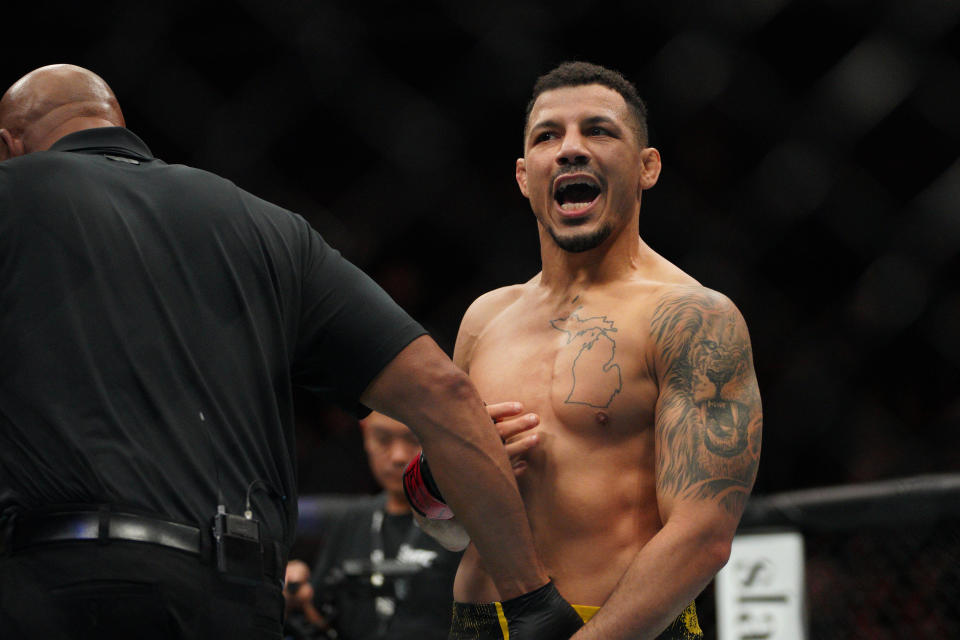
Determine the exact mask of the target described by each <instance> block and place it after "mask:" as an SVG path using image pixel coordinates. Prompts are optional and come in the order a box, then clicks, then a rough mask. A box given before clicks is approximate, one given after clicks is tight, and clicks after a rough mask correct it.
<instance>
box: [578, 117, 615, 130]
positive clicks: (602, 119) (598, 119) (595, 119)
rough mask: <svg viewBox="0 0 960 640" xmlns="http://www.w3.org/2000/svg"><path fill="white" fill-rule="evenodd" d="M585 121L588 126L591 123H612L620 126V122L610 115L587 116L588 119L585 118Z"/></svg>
mask: <svg viewBox="0 0 960 640" xmlns="http://www.w3.org/2000/svg"><path fill="white" fill-rule="evenodd" d="M583 123H584V124H585V125H587V126H589V125H591V124H610V125H614V126H616V127H619V126H620V123H619V122H617V121H616V120H614V119H613V118H611V117H609V116H591V117H589V118H587V119H586V120H584V121H583Z"/></svg>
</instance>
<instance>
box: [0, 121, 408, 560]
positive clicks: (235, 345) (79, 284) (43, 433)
mask: <svg viewBox="0 0 960 640" xmlns="http://www.w3.org/2000/svg"><path fill="white" fill-rule="evenodd" d="M423 332H424V331H423V329H422V328H421V327H420V325H418V324H417V323H416V322H414V321H413V320H412V319H411V318H410V317H409V316H407V314H406V313H404V312H403V311H402V310H401V309H400V308H399V307H397V305H396V304H394V303H393V301H391V300H390V299H389V297H388V296H387V295H386V294H385V293H384V292H383V291H382V290H380V288H379V287H377V286H376V285H375V284H374V283H373V282H372V281H370V280H369V279H368V278H367V277H366V276H364V275H363V274H362V273H361V272H360V271H359V270H357V269H356V268H355V267H353V266H352V265H350V264H349V263H348V262H347V261H346V260H344V259H343V258H342V257H341V256H340V254H339V253H338V252H336V251H335V250H333V249H331V248H329V247H328V246H327V245H326V244H325V243H324V241H323V240H322V239H321V237H320V236H319V235H318V234H317V233H316V232H315V231H314V230H312V229H311V227H310V226H309V225H308V224H307V222H306V221H304V220H303V219H302V218H301V217H300V216H297V215H294V214H292V213H290V212H289V211H286V210H284V209H282V208H280V207H277V206H274V205H272V204H270V203H268V202H265V201H263V200H260V199H259V198H256V197H254V196H252V195H250V194H249V193H246V192H245V191H243V190H241V189H239V188H237V187H236V186H235V185H234V184H233V183H231V182H229V181H227V180H224V179H222V178H220V177H217V176H215V175H212V174H210V173H207V172H205V171H200V170H197V169H193V168H190V167H185V166H180V165H168V164H166V163H164V162H163V161H161V160H158V159H155V158H153V156H152V155H151V153H150V150H149V149H148V148H147V146H146V145H145V144H144V143H143V142H142V141H141V140H140V139H139V138H137V137H136V136H135V135H134V134H132V133H131V132H129V131H127V130H126V129H123V128H103V129H88V130H85V131H80V132H77V133H73V134H70V135H68V136H66V137H64V138H62V139H61V140H59V141H58V142H57V143H56V144H54V145H53V147H52V148H51V149H50V150H49V151H43V152H37V153H32V154H28V155H26V156H22V157H18V158H14V159H11V160H8V161H6V162H2V163H0V514H2V513H4V512H6V513H8V514H9V513H10V512H11V511H12V510H15V509H17V508H33V507H41V506H46V505H51V504H63V503H114V504H118V505H126V506H128V507H131V508H137V509H142V510H144V511H148V512H152V513H156V514H165V515H166V516H168V517H170V518H172V519H175V520H178V521H182V522H187V523H196V524H197V525H199V526H204V527H206V526H207V525H208V524H209V521H210V518H211V517H212V515H213V513H214V511H215V509H216V504H217V494H218V491H219V490H222V491H223V494H224V496H225V498H226V503H227V506H228V509H229V510H230V511H231V512H240V511H242V509H243V500H244V494H245V491H246V488H247V486H248V485H249V484H250V483H251V482H253V481H254V480H261V481H263V482H264V483H265V484H266V485H267V487H268V488H269V491H261V490H258V491H255V492H254V496H253V504H254V511H255V513H256V514H257V515H258V517H259V518H260V519H261V520H262V521H263V522H264V524H265V526H266V527H267V530H268V535H269V536H270V538H272V539H274V540H279V541H282V542H285V543H286V544H287V545H288V546H289V544H290V542H291V539H292V535H293V531H294V525H295V522H296V516H297V511H296V485H295V479H294V474H295V469H294V460H295V457H294V442H293V407H292V400H291V387H292V385H295V384H296V385H304V386H307V387H311V388H313V389H315V390H317V391H319V392H321V393H327V394H330V395H331V396H334V397H336V398H337V399H339V400H340V401H341V402H342V403H343V404H344V405H346V406H351V405H353V403H355V402H356V398H357V396H358V395H359V394H360V392H361V391H362V390H363V389H364V388H365V387H366V386H367V384H368V383H369V382H370V380H372V379H373V377H374V376H375V375H376V374H377V373H378V372H379V371H380V370H381V369H382V368H383V366H384V365H386V364H387V363H388V362H389V361H390V360H391V359H392V358H393V357H394V356H395V355H396V354H397V353H398V352H399V351H400V350H401V349H402V348H403V347H404V346H406V345H407V344H408V343H409V342H410V341H411V340H413V339H414V338H415V337H417V336H419V335H421V334H422V333H423Z"/></svg>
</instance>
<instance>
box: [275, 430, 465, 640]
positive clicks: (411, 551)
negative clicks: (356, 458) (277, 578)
mask: <svg viewBox="0 0 960 640" xmlns="http://www.w3.org/2000/svg"><path fill="white" fill-rule="evenodd" d="M360 429H361V432H362V435H363V447H364V450H365V452H366V455H367V460H368V462H369V464H370V471H371V472H372V474H373V477H374V479H375V480H376V481H377V484H379V485H380V487H382V489H383V490H382V491H381V492H380V493H378V494H376V495H373V496H336V497H332V496H328V497H326V498H324V499H322V500H321V502H320V505H321V509H320V512H319V514H318V517H319V526H320V528H321V544H320V550H319V554H318V557H317V561H316V563H315V565H314V568H313V573H312V578H311V580H312V583H313V584H312V589H311V591H312V592H313V593H315V594H316V596H315V598H314V600H315V601H314V602H313V603H311V604H312V605H314V606H315V607H316V608H317V609H319V610H320V611H322V612H324V613H325V614H326V615H325V618H324V620H323V621H322V622H321V623H320V624H319V625H317V626H320V627H330V628H332V629H334V630H335V631H336V635H337V637H339V638H343V639H344V640H375V639H378V638H388V637H389V638H391V639H397V640H405V639H407V640H415V639H417V638H424V639H427V640H430V639H435V640H443V639H445V638H446V637H447V630H448V627H449V624H450V609H451V606H452V595H451V594H452V593H453V578H454V575H455V574H456V571H457V565H458V564H459V562H460V554H459V553H455V552H452V551H448V550H446V549H444V548H443V547H442V546H441V545H440V544H439V543H438V542H437V541H436V540H434V539H433V538H432V537H431V536H429V535H427V534H426V533H424V532H423V531H422V530H421V529H420V528H419V527H418V526H417V523H416V521H415V520H414V518H413V512H412V509H411V508H410V504H409V503H408V502H407V499H406V496H405V495H404V491H403V472H404V469H405V468H406V466H407V463H408V462H409V461H410V459H411V458H413V456H415V455H417V454H419V453H420V443H419V442H418V441H417V437H416V436H415V435H414V434H413V432H411V431H410V430H409V429H408V428H407V427H406V426H405V425H403V424H402V423H400V422H398V421H396V420H393V419H392V418H389V417H387V416H385V415H383V414H381V413H377V412H373V413H371V414H370V415H369V416H367V417H366V418H364V419H363V420H361V421H360ZM298 562H299V561H298ZM301 590H302V587H301ZM298 593H299V592H298ZM309 615H310V610H309V608H307V609H306V610H305V611H304V612H303V614H294V615H293V616H291V618H292V619H293V620H294V621H297V622H295V623H294V624H299V622H298V621H299V619H302V618H304V617H309Z"/></svg>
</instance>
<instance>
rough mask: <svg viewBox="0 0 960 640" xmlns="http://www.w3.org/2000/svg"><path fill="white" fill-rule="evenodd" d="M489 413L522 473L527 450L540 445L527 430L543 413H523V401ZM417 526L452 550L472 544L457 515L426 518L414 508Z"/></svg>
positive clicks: (502, 405)
mask: <svg viewBox="0 0 960 640" xmlns="http://www.w3.org/2000/svg"><path fill="white" fill-rule="evenodd" d="M487 414H488V415H489V416H490V419H491V420H493V422H494V424H496V426H497V433H499V434H500V440H501V441H502V442H503V446H504V449H505V450H506V452H507V456H509V458H510V466H511V467H512V468H513V473H514V474H515V475H517V476H520V475H521V474H522V473H523V472H524V470H525V469H526V468H527V462H526V459H525V458H526V455H527V452H528V451H530V450H531V449H532V448H534V447H535V446H537V444H538V443H539V442H540V436H539V435H537V434H536V433H532V434H527V433H526V432H527V431H529V430H530V429H532V428H534V427H536V426H537V425H538V424H540V416H538V415H537V414H535V413H523V405H522V404H520V403H519V402H498V403H497V404H488V405H487ZM413 515H414V518H415V519H416V521H417V525H418V526H419V527H420V528H421V529H423V530H424V532H426V533H427V534H428V535H429V536H431V537H432V538H434V539H435V540H436V541H437V542H439V543H440V545H441V546H443V548H445V549H447V550H449V551H463V550H464V549H466V548H467V545H468V544H470V536H469V535H467V532H466V530H465V529H464V528H463V526H462V525H461V524H460V523H459V522H457V518H456V516H454V517H453V518H447V519H443V520H436V519H431V518H425V517H423V516H422V515H420V514H419V513H417V510H416V509H414V513H413Z"/></svg>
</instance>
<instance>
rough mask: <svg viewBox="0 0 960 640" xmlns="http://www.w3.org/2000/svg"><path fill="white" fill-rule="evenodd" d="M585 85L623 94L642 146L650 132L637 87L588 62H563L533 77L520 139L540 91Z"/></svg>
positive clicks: (647, 139)
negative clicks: (592, 85) (534, 81)
mask: <svg viewBox="0 0 960 640" xmlns="http://www.w3.org/2000/svg"><path fill="white" fill-rule="evenodd" d="M587 84H599V85H603V86H604V87H607V88H609V89H613V90H614V91H616V92H617V93H619V94H620V95H621V96H623V100H624V102H626V103H627V109H628V110H629V111H630V114H631V115H632V116H633V119H634V120H635V122H634V125H635V129H636V132H637V140H638V141H639V142H640V146H641V147H646V146H647V144H648V143H649V141H650V134H649V132H648V131H647V105H646V104H645V103H644V102H643V99H642V98H641V97H640V94H639V93H637V88H636V87H635V86H634V85H633V83H632V82H630V81H629V80H627V79H626V78H624V77H623V74H621V73H620V72H619V71H614V70H613V69H607V68H606V67H601V66H600V65H597V64H591V63H589V62H564V63H563V64H561V65H559V66H558V67H556V68H554V69H553V70H551V71H549V72H547V73H545V74H544V75H542V76H540V77H539V78H537V82H536V83H535V84H534V85H533V95H532V96H531V97H530V102H528V103H527V113H526V116H525V117H524V124H523V135H524V139H526V135H527V127H529V126H530V112H531V111H533V103H534V102H536V101H537V98H538V97H539V96H540V94H541V93H544V92H545V91H551V90H553V89H560V88H563V87H579V86H583V85H587Z"/></svg>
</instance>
